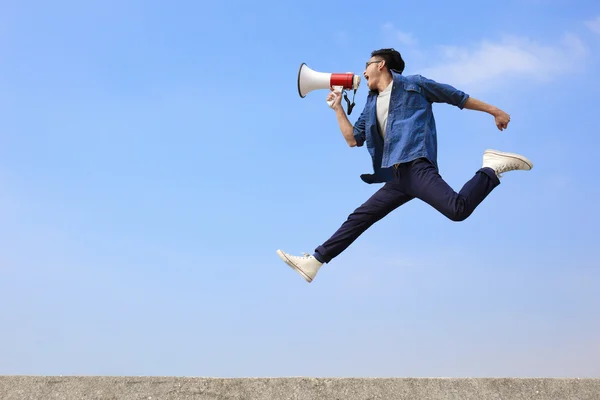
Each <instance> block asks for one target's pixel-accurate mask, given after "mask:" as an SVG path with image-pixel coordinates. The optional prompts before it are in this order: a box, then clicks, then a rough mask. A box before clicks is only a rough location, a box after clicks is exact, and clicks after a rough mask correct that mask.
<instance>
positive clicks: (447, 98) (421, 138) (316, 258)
mask: <svg viewBox="0 0 600 400" xmlns="http://www.w3.org/2000/svg"><path fill="white" fill-rule="evenodd" d="M403 70H404V60H402V57H401V55H400V53H399V52H398V51H396V50H394V49H381V50H376V51H373V52H372V53H371V58H370V59H369V61H367V63H366V68H365V71H364V73H363V75H364V77H365V79H366V81H367V85H368V87H369V90H370V91H369V95H368V98H367V101H366V104H365V107H364V110H363V112H362V114H361V115H360V116H359V118H358V120H357V121H356V124H355V125H354V126H352V124H351V123H350V121H349V120H348V118H347V117H346V113H345V112H344V109H343V108H342V105H341V97H342V96H341V95H340V93H337V92H335V93H334V92H332V93H329V95H328V97H327V100H328V101H329V100H334V103H333V105H332V108H333V109H334V110H335V113H336V116H337V120H338V123H339V125H340V130H341V131H342V134H343V136H344V139H346V142H347V143H348V145H349V146H350V147H355V146H359V147H360V146H363V145H364V144H365V142H366V144H367V149H368V151H369V153H370V155H371V158H372V161H373V170H374V173H373V174H363V175H361V179H362V180H363V181H364V182H366V183H385V184H384V185H383V186H382V187H381V188H380V189H379V190H378V191H377V192H375V193H374V194H373V195H372V196H371V198H369V199H368V200H367V201H366V202H365V203H364V204H362V205H361V206H360V207H358V208H357V209H356V210H355V211H354V212H353V213H351V214H350V215H349V216H348V219H347V220H346V221H345V222H344V223H343V224H342V225H341V227H340V228H339V229H338V230H337V232H335V233H334V234H333V236H331V237H330V238H329V239H328V240H327V241H325V242H324V243H323V244H321V245H320V246H318V247H317V248H316V249H315V252H314V254H313V255H309V254H306V253H304V256H293V255H290V254H287V253H285V252H283V251H281V250H277V254H278V255H279V257H281V259H282V260H283V261H285V262H286V263H287V264H288V265H289V266H290V267H292V268H293V269H294V270H295V271H297V272H298V273H299V274H300V275H301V276H302V277H303V278H304V279H305V280H306V281H308V282H309V283H310V282H312V280H313V279H314V277H315V275H316V274H317V272H318V270H319V268H321V266H322V265H323V264H325V263H329V262H330V261H331V260H332V259H333V258H334V257H336V256H338V255H339V254H340V253H341V252H342V251H344V250H345V249H346V248H347V247H348V246H350V244H352V243H353V242H354V241H355V240H356V239H357V238H358V237H359V236H360V235H361V234H362V233H363V232H364V231H366V230H367V229H368V228H369V227H370V226H371V225H373V224H374V223H375V222H377V221H379V220H380V219H382V218H383V217H385V216H386V215H387V214H389V213H390V212H391V211H393V210H395V209H396V208H398V207H399V206H401V205H402V204H404V203H406V202H408V201H410V200H412V199H414V198H417V199H420V200H422V201H424V202H426V203H427V204H429V205H431V206H432V207H433V208H435V209H436V210H438V211H439V212H440V213H442V214H443V215H445V216H446V217H447V218H449V219H451V220H452V221H463V220H464V219H466V218H468V217H469V216H470V215H471V213H472V212H473V211H474V210H475V208H476V207H477V206H478V205H479V204H480V203H481V202H482V201H483V200H484V199H485V198H486V196H487V195H488V194H489V193H490V192H491V191H492V190H493V189H494V188H495V187H496V186H498V185H499V184H500V179H499V178H500V177H501V174H502V173H504V172H507V171H514V170H530V169H531V168H532V167H533V164H532V163H531V161H529V160H528V159H527V158H525V157H523V156H521V155H518V154H514V153H504V152H499V151H495V150H487V151H485V152H484V154H483V166H482V167H481V168H480V169H479V170H478V171H477V172H476V173H475V175H474V176H473V178H471V180H469V181H468V182H467V183H466V184H465V185H464V186H463V187H462V189H461V191H460V192H459V193H456V192H455V191H454V190H453V189H452V188H451V187H450V186H449V185H448V184H447V183H446V182H445V181H444V180H443V179H442V177H441V176H440V174H439V172H438V165H437V136H436V135H437V133H436V128H435V120H434V117H433V112H432V103H447V104H451V105H454V106H456V107H458V108H460V109H461V110H462V109H464V108H466V109H469V110H477V111H483V112H487V113H489V114H491V115H492V116H493V117H494V120H495V123H496V126H497V128H498V129H499V130H500V131H502V130H504V129H506V128H507V127H508V123H509V121H510V116H509V115H508V114H507V113H505V112H504V111H502V110H500V109H499V108H497V107H494V106H491V105H489V104H486V103H484V102H482V101H480V100H477V99H474V98H473V97H470V96H469V95H467V94H466V93H464V92H462V91H460V90H458V89H456V88H454V87H452V86H450V85H447V84H441V83H437V82H435V81H433V80H431V79H427V78H425V77H423V76H421V75H411V76H403V75H402V72H403Z"/></svg>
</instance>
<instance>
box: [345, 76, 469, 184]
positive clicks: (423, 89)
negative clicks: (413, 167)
mask: <svg viewBox="0 0 600 400" xmlns="http://www.w3.org/2000/svg"><path fill="white" fill-rule="evenodd" d="M391 72H392V77H393V84H392V93H391V95H390V106H389V114H388V120H387V125H386V135H385V141H384V139H383V138H382V137H381V135H380V133H379V127H378V126H377V110H376V105H377V91H375V90H372V91H370V92H369V95H368V97H367V102H366V104H365V107H364V109H363V111H362V113H361V115H360V116H359V117H358V120H357V121H356V123H355V124H354V138H355V139H356V145H357V146H363V144H364V143H365V142H366V143H367V149H368V150H369V153H370V154H371V159H372V161H373V172H374V173H373V174H362V175H361V176H360V177H361V179H362V180H363V181H364V182H366V183H381V182H388V181H390V180H391V179H392V177H393V174H392V171H393V166H394V164H398V163H405V162H409V161H412V160H414V159H416V158H420V157H426V158H427V159H429V160H430V161H431V162H432V163H433V164H434V165H435V166H436V168H437V167H438V164H437V132H436V129H435V119H434V117H433V110H432V103H448V104H451V105H454V106H457V107H458V108H460V109H461V110H462V109H463V107H464V104H465V102H466V101H467V99H468V98H469V95H467V94H466V93H464V92H462V91H460V90H458V89H456V88H454V87H452V86H450V85H447V84H443V83H438V82H435V81H433V80H431V79H427V78H425V77H423V76H421V75H408V76H404V75H402V74H400V73H398V72H396V71H393V70H392V71H391Z"/></svg>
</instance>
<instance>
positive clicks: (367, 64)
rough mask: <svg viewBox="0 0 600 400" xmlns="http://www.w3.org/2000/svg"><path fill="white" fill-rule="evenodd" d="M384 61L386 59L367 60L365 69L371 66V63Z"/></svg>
mask: <svg viewBox="0 0 600 400" xmlns="http://www.w3.org/2000/svg"><path fill="white" fill-rule="evenodd" d="M382 61H384V60H375V61H367V63H366V64H365V69H367V68H369V64H377V63H380V62H382Z"/></svg>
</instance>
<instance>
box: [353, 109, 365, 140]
mask: <svg viewBox="0 0 600 400" xmlns="http://www.w3.org/2000/svg"><path fill="white" fill-rule="evenodd" d="M365 112H366V108H365V110H363V112H362V113H361V114H360V116H359V117H358V119H357V120H356V123H355V124H354V140H356V146H357V147H360V146H362V145H363V144H364V143H365V140H366V133H365Z"/></svg>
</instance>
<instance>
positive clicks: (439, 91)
mask: <svg viewBox="0 0 600 400" xmlns="http://www.w3.org/2000/svg"><path fill="white" fill-rule="evenodd" d="M417 77H418V82H417V83H418V84H419V86H421V88H422V89H423V94H424V95H425V98H427V100H428V101H430V102H432V103H447V104H451V105H453V106H456V107H458V108H460V109H461V110H462V109H463V108H464V106H465V103H466V102H467V99H468V98H469V95H468V94H467V93H465V92H463V91H462V90H459V89H457V88H455V87H453V86H451V85H448V84H446V83H439V82H436V81H434V80H432V79H429V78H425V77H424V76H421V75H417Z"/></svg>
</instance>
